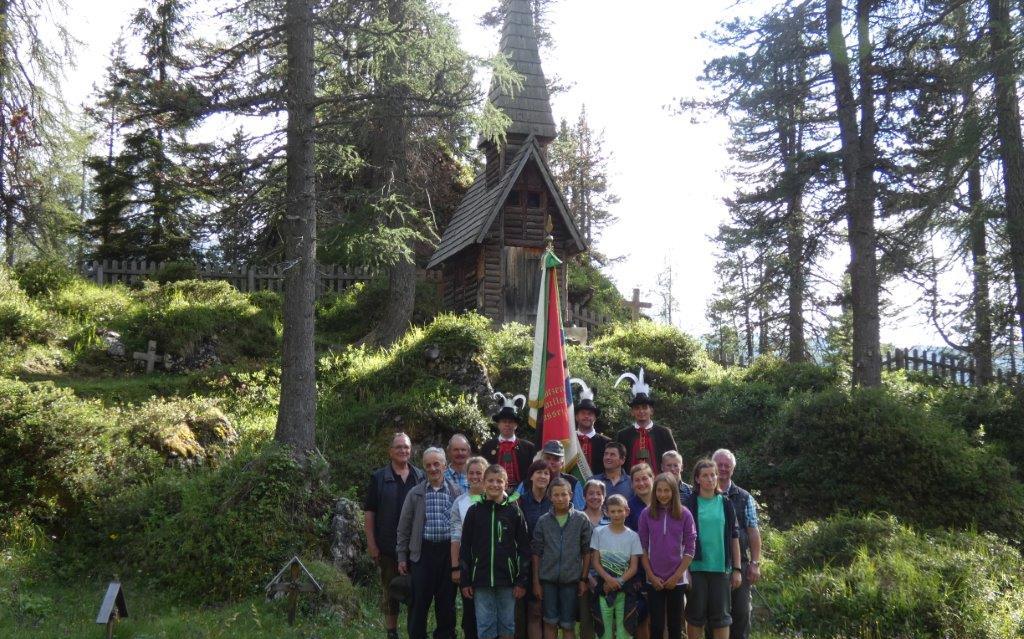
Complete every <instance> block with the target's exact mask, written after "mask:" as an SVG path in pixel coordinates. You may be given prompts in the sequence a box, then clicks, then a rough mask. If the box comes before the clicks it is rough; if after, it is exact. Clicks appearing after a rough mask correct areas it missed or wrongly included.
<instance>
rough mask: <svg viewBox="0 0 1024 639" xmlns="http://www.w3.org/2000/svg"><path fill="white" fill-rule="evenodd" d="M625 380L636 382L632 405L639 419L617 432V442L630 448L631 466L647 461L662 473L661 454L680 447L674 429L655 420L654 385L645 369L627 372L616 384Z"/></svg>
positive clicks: (654, 469)
mask: <svg viewBox="0 0 1024 639" xmlns="http://www.w3.org/2000/svg"><path fill="white" fill-rule="evenodd" d="M623 379H630V380H632V381H633V388H632V399H630V402H629V406H630V408H632V409H633V419H634V420H635V421H634V423H633V425H632V426H627V427H626V428H623V429H622V430H620V431H619V432H618V433H617V434H616V435H615V441H617V442H620V443H621V444H622V445H623V446H625V447H626V455H627V456H628V459H629V464H628V465H627V468H628V469H632V468H633V466H635V465H637V464H639V463H644V464H648V465H650V467H651V469H652V470H653V471H654V475H655V476H657V475H658V473H660V472H661V456H662V455H664V454H665V453H666V452H668V451H670V450H676V440H675V438H674V437H672V431H670V430H669V429H667V428H665V427H664V426H658V425H657V424H655V423H654V420H653V418H654V399H653V398H652V397H651V387H650V386H648V385H647V384H646V383H644V369H642V368H641V369H640V375H639V377H637V376H635V375H633V374H632V373H623V374H622V375H620V376H619V379H618V380H616V382H615V385H616V386H618V385H619V382H621V381H622V380H623Z"/></svg>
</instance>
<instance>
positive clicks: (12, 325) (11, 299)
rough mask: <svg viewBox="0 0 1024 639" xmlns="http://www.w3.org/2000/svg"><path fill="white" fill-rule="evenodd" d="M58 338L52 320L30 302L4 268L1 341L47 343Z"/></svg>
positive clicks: (0, 281)
mask: <svg viewBox="0 0 1024 639" xmlns="http://www.w3.org/2000/svg"><path fill="white" fill-rule="evenodd" d="M54 334H55V327H54V325H53V322H52V321H51V318H50V317H49V316H48V315H47V313H46V312H45V311H43V310H42V309H40V308H39V307H38V306H37V305H36V304H35V302H33V301H32V300H31V299H29V296H28V295H27V294H26V293H25V291H24V290H22V288H21V286H19V285H18V281H17V280H16V279H15V278H14V277H13V275H12V274H11V271H10V270H9V269H7V268H6V267H3V266H0V340H12V341H17V342H22V343H24V342H29V341H36V342H46V341H48V340H49V339H50V338H52V337H53V336H54Z"/></svg>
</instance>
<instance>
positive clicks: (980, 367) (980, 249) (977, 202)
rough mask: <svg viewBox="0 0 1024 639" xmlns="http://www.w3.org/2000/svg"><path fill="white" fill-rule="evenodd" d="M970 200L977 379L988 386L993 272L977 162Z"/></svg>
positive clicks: (973, 347)
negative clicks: (989, 256) (991, 279)
mask: <svg viewBox="0 0 1024 639" xmlns="http://www.w3.org/2000/svg"><path fill="white" fill-rule="evenodd" d="M967 199H968V203H969V204H970V207H971V213H970V221H969V224H968V233H969V235H970V238H969V241H970V245H971V262H972V275H973V278H974V282H973V284H974V290H973V291H972V297H973V302H974V304H973V306H974V339H973V340H972V341H971V350H972V351H973V352H972V355H973V356H974V366H975V380H976V381H977V383H978V384H980V385H982V386H984V385H985V384H988V383H989V382H990V381H992V303H991V300H990V298H989V281H990V278H991V271H990V268H991V267H990V266H989V261H988V243H987V238H986V229H985V211H984V206H983V203H982V196H981V166H980V164H979V163H978V161H974V162H973V163H972V164H971V167H970V169H969V171H968V174H967Z"/></svg>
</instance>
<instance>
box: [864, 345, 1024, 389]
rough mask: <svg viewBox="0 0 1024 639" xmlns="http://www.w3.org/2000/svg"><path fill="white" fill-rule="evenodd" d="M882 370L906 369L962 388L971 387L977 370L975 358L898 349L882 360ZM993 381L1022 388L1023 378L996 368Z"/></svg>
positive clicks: (1015, 372)
mask: <svg viewBox="0 0 1024 639" xmlns="http://www.w3.org/2000/svg"><path fill="white" fill-rule="evenodd" d="M882 368H884V369H886V370H890V371H893V370H905V371H914V372H921V373H926V374H929V375H932V376H934V377H941V378H944V379H949V380H952V381H953V382H955V383H957V384H962V385H964V386H974V385H975V383H976V382H977V379H976V378H977V367H976V365H975V362H974V359H972V358H969V357H953V356H952V355H948V354H946V353H940V352H935V351H920V352H918V350H917V349H916V348H915V349H913V350H910V349H906V348H897V349H896V350H895V351H890V352H888V353H886V354H885V356H884V357H883V358H882ZM992 381H994V382H996V383H999V384H1007V385H1012V386H1024V375H1022V374H1021V373H1020V372H1018V371H1016V370H1010V371H1006V370H1003V369H1001V368H997V369H995V370H994V371H992Z"/></svg>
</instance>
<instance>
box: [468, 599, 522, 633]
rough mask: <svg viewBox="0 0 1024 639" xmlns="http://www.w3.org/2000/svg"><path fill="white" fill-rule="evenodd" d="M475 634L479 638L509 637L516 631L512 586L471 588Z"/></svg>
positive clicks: (514, 601) (514, 600)
mask: <svg viewBox="0 0 1024 639" xmlns="http://www.w3.org/2000/svg"><path fill="white" fill-rule="evenodd" d="M473 606H474V607H475V608H476V634H477V636H478V637H480V639H494V638H495V637H511V636H513V635H514V634H515V632H516V598H515V596H514V595H513V594H512V587H511V586H506V587H502V588H481V587H474V588H473Z"/></svg>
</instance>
